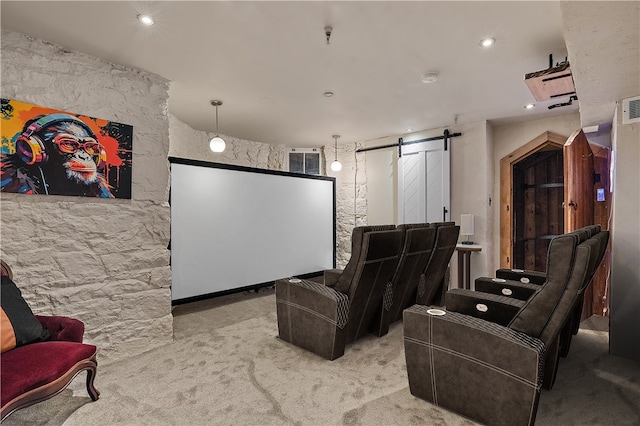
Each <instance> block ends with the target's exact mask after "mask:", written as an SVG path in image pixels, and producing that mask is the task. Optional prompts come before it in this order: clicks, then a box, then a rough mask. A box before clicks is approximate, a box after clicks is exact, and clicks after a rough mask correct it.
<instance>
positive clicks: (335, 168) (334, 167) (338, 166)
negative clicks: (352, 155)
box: [331, 160, 342, 172]
mask: <svg viewBox="0 0 640 426" xmlns="http://www.w3.org/2000/svg"><path fill="white" fill-rule="evenodd" d="M331 170H333V171H334V172H339V171H340V170H342V163H340V162H339V161H338V160H336V161H334V162H332V163H331Z"/></svg>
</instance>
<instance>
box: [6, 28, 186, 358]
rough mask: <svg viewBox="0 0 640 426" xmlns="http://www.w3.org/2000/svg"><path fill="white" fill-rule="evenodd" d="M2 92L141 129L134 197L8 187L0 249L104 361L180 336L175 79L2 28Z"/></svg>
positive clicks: (29, 288)
mask: <svg viewBox="0 0 640 426" xmlns="http://www.w3.org/2000/svg"><path fill="white" fill-rule="evenodd" d="M1 52H2V64H1V71H2V85H1V96H2V97H4V98H9V99H16V100H19V101H23V102H28V103H33V104H37V105H42V106H46V107H51V108H57V109H60V110H64V111H69V112H72V113H80V114H85V115H89V116H93V117H100V118H105V119H109V120H114V121H117V122H121V123H126V124H130V125H132V126H133V132H134V133H133V187H132V199H131V200H106V199H93V198H85V197H64V196H46V195H22V194H8V193H2V194H1V198H0V200H1V203H0V206H1V207H0V213H1V220H0V231H1V237H2V241H1V243H2V245H1V256H2V258H3V259H4V260H5V261H7V262H8V263H9V264H10V265H11V266H12V268H13V270H14V273H15V280H16V283H17V284H18V286H19V287H20V288H21V290H22V292H23V295H24V296H25V298H26V300H27V301H28V303H29V304H30V305H31V307H32V309H33V310H34V311H35V313H39V314H45V315H46V314H55V315H66V316H71V317H76V318H78V319H80V320H82V321H83V322H84V323H85V328H86V332H85V341H88V342H90V343H93V344H96V345H97V346H98V347H99V351H100V353H99V359H102V360H103V361H104V360H105V359H106V358H117V357H120V356H124V355H131V354H134V353H137V352H141V351H143V350H147V349H149V348H150V347H152V346H156V345H160V344H163V343H166V342H169V341H171V339H172V336H173V317H172V316H171V295H170V284H171V271H170V269H169V251H168V250H167V244H168V242H169V214H170V212H169V205H168V203H167V200H168V184H169V167H168V163H167V160H166V158H167V153H168V151H169V120H168V117H167V100H168V81H167V80H165V79H163V78H161V77H158V76H156V75H152V74H149V73H146V72H142V71H137V70H133V69H129V68H125V67H122V66H118V65H114V64H111V63H108V62H105V61H103V60H101V59H98V58H95V57H91V56H88V55H85V54H81V53H74V52H67V51H65V50H64V49H62V48H60V47H58V46H56V45H53V44H51V43H48V42H45V41H42V40H36V39H32V38H30V37H27V36H24V35H22V34H19V33H15V32H10V31H6V30H2V51H1Z"/></svg>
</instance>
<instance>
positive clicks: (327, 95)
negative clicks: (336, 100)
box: [323, 92, 333, 98]
mask: <svg viewBox="0 0 640 426" xmlns="http://www.w3.org/2000/svg"><path fill="white" fill-rule="evenodd" d="M323 95H324V96H325V97H327V98H330V97H332V96H333V92H324V93H323Z"/></svg>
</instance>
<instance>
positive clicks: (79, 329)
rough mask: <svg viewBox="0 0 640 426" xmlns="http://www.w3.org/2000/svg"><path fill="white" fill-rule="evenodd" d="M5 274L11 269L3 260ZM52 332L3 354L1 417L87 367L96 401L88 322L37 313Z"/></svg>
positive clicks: (48, 395)
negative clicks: (87, 341) (86, 330)
mask: <svg viewBox="0 0 640 426" xmlns="http://www.w3.org/2000/svg"><path fill="white" fill-rule="evenodd" d="M2 275H7V276H9V277H10V278H11V275H12V274H11V269H10V268H9V267H8V266H7V265H6V264H5V263H4V262H2ZM36 318H37V319H38V321H39V322H40V323H41V324H42V326H43V327H44V328H45V329H46V330H47V331H48V332H49V334H50V335H51V337H50V339H49V340H47V341H45V342H37V343H29V344H26V345H23V346H18V347H16V348H14V349H11V350H8V351H6V352H3V353H2V355H0V357H1V359H0V369H1V376H0V381H1V383H0V386H1V388H0V393H1V394H2V408H1V418H2V420H4V419H5V418H6V417H7V416H9V415H10V414H11V413H13V412H14V411H16V410H18V409H20V408H24V407H27V406H29V405H32V404H35V403H37V402H40V401H44V400H45V399H49V398H51V397H53V396H55V395H57V394H58V393H60V392H62V391H63V390H64V389H65V388H66V387H67V386H68V385H69V384H70V383H71V381H72V380H73V379H74V378H75V377H76V376H77V375H78V374H80V373H81V372H82V371H85V370H86V371H87V392H88V393H89V397H91V399H92V400H93V401H95V400H97V399H98V397H99V395H100V393H99V392H98V390H97V389H96V388H95V387H94V384H93V382H94V378H95V375H96V369H97V362H96V352H97V348H96V347H95V346H93V345H88V344H85V343H82V337H83V334H84V324H83V323H82V322H81V321H79V320H77V319H74V318H68V317H62V316H37V315H36Z"/></svg>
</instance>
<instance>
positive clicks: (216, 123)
mask: <svg viewBox="0 0 640 426" xmlns="http://www.w3.org/2000/svg"><path fill="white" fill-rule="evenodd" d="M216 136H218V105H216Z"/></svg>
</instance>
